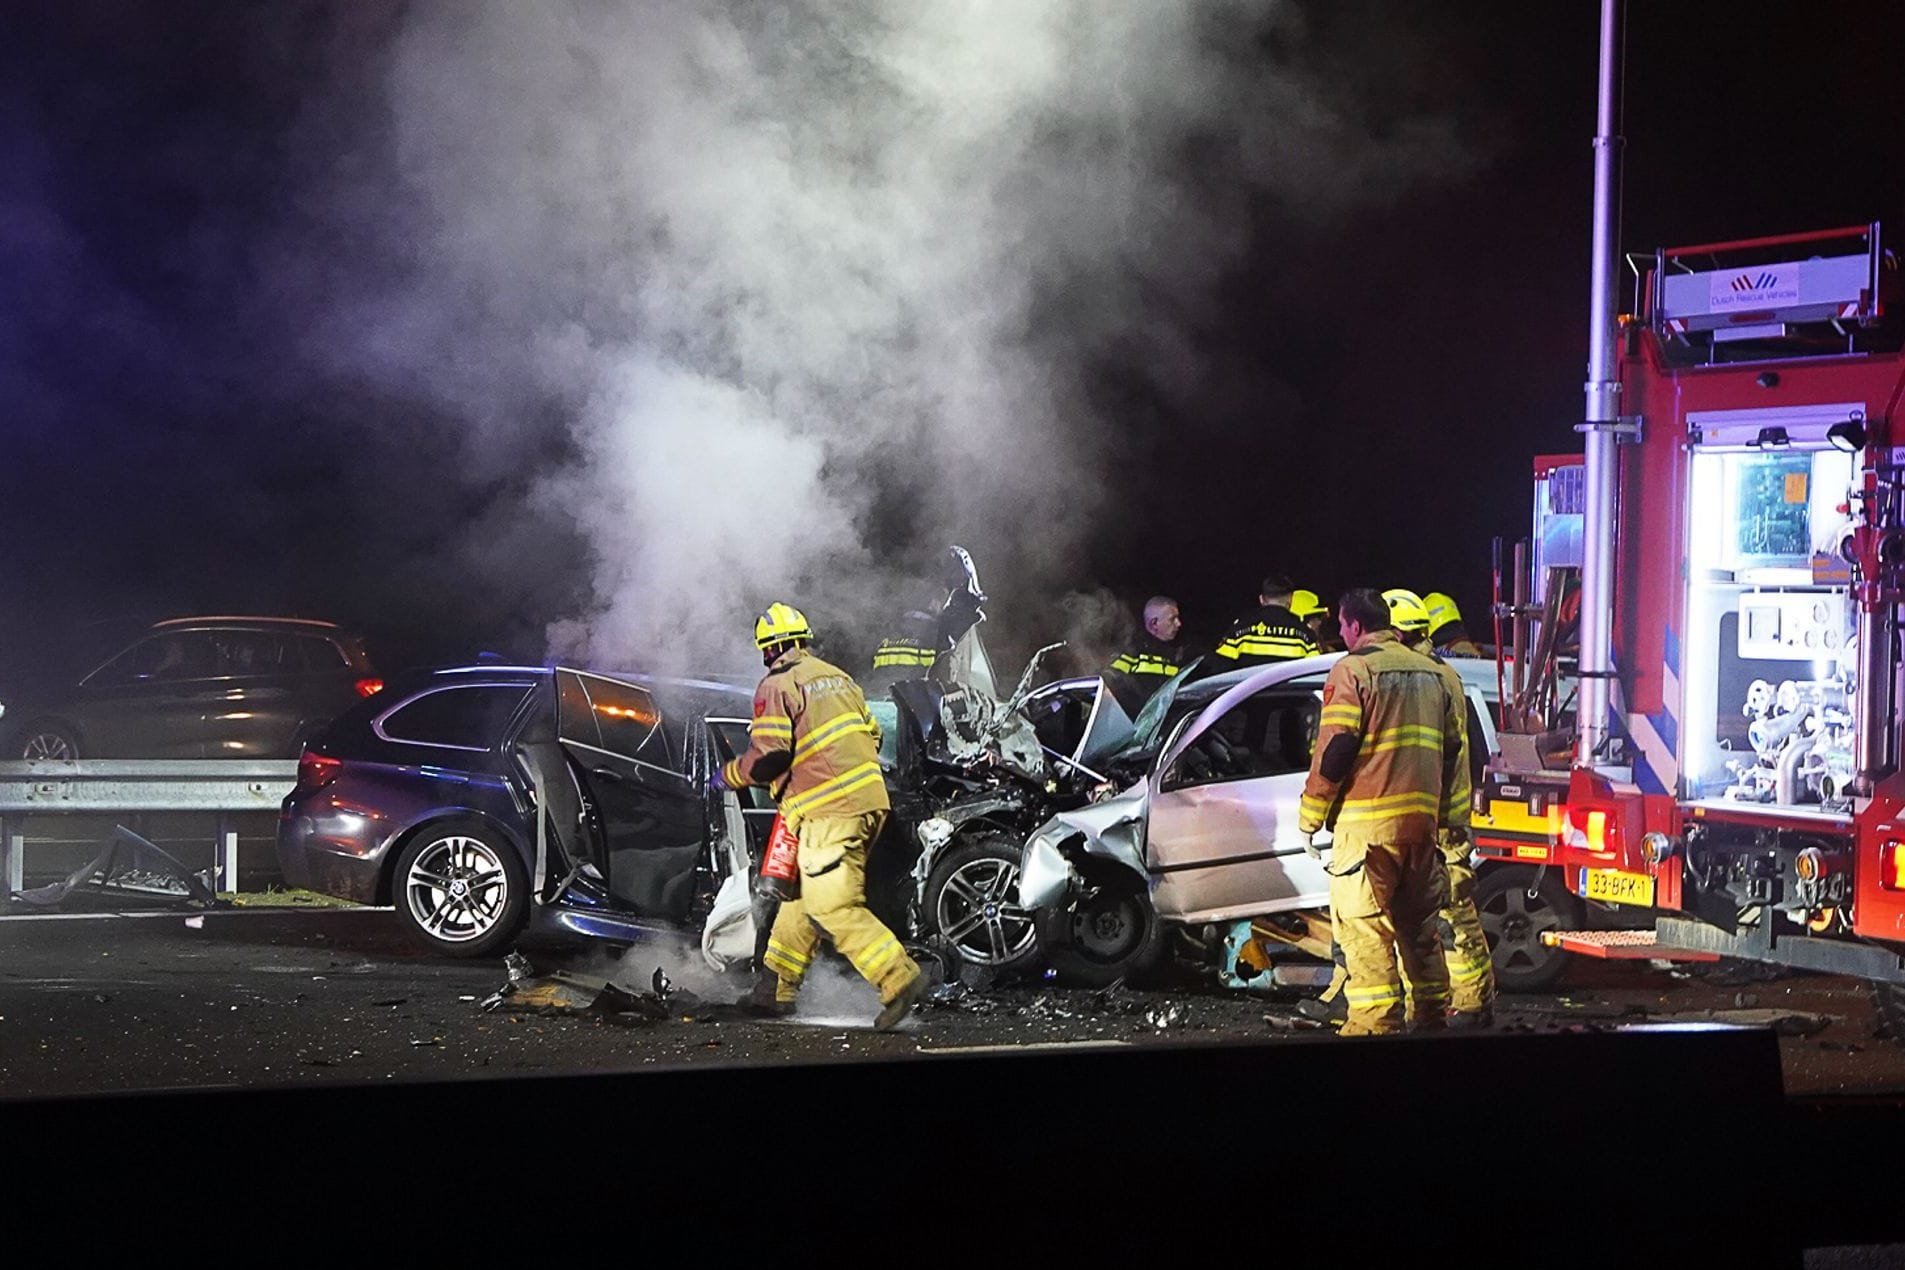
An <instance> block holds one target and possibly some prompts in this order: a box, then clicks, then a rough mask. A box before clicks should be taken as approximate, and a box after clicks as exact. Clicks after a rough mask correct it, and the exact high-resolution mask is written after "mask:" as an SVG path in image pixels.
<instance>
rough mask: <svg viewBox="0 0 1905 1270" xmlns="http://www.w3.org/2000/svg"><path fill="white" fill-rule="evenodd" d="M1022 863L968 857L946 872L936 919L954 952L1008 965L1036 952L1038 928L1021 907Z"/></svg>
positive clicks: (979, 961) (974, 959) (985, 963)
mask: <svg viewBox="0 0 1905 1270" xmlns="http://www.w3.org/2000/svg"><path fill="white" fill-rule="evenodd" d="M1018 886H1019V866H1018V865H1017V864H1015V863H1014V862H1012V861H1010V860H1001V859H999V858H997V857H996V856H980V857H978V858H976V859H972V860H968V861H966V862H965V863H964V864H962V865H960V866H959V867H957V868H955V869H954V870H953V871H952V872H951V873H950V874H949V875H947V877H946V880H945V882H944V883H943V884H942V885H941V886H940V888H939V896H938V902H937V903H936V904H935V905H934V906H933V908H934V911H933V921H934V925H935V926H936V927H937V928H938V930H939V932H940V933H941V934H942V935H944V936H945V938H946V940H947V942H949V943H950V944H952V946H953V948H954V950H956V951H957V952H958V954H959V955H960V956H961V957H963V958H965V959H966V960H967V961H969V962H972V963H973V964H974V965H979V966H1004V965H1009V964H1010V963H1012V962H1014V961H1017V960H1018V959H1019V958H1021V957H1023V956H1025V954H1026V953H1028V952H1030V951H1031V950H1032V945H1033V944H1034V943H1035V942H1036V941H1037V939H1038V929H1037V927H1036V926H1035V925H1034V924H1033V921H1032V915H1031V914H1030V913H1028V912H1026V911H1025V910H1024V909H1022V908H1020V907H1019V906H1018V903H1017V902H1016V901H1015V900H1014V898H1013V897H1014V896H1015V895H1017V893H1018Z"/></svg>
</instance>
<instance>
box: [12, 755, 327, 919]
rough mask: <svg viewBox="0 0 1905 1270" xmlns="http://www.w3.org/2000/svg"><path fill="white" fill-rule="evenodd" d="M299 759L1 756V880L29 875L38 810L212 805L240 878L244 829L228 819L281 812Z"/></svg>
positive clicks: (224, 862) (223, 870) (220, 858)
mask: <svg viewBox="0 0 1905 1270" xmlns="http://www.w3.org/2000/svg"><path fill="white" fill-rule="evenodd" d="M297 778H298V765H297V762H296V761H295V760H292V759H224V758H219V759H81V760H79V761H77V762H70V763H57V762H11V763H0V879H3V880H4V883H5V891H4V892H3V893H4V894H9V895H10V894H12V893H13V892H15V891H18V890H20V889H21V887H22V885H23V883H24V879H25V857H26V832H25V822H26V820H27V818H28V817H30V816H48V815H53V816H57V815H115V814H119V813H130V812H167V811H174V812H176V811H185V812H208V813H211V814H214V815H216V816H217V817H218V827H217V838H216V857H215V858H216V865H217V868H218V870H219V872H218V876H219V878H221V879H224V880H227V881H228V883H229V886H230V887H232V888H235V887H236V886H237V884H238V830H237V829H236V828H234V827H233V826H232V825H231V824H230V822H229V820H228V819H227V818H228V817H230V816H233V815H239V814H243V813H246V812H261V811H275V810H276V809H277V806H278V804H279V803H281V802H283V801H284V798H285V795H287V794H289V793H290V792H291V789H292V787H293V786H294V785H296V784H297Z"/></svg>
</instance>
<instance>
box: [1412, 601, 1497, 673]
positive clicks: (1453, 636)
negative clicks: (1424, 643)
mask: <svg viewBox="0 0 1905 1270" xmlns="http://www.w3.org/2000/svg"><path fill="white" fill-rule="evenodd" d="M1422 603H1423V605H1424V606H1425V607H1426V608H1427V609H1428V610H1429V642H1430V643H1431V644H1432V645H1434V646H1435V651H1436V652H1438V653H1441V654H1442V655H1443V656H1444V657H1480V656H1481V655H1482V650H1481V648H1480V647H1479V646H1478V645H1477V644H1476V643H1475V641H1474V640H1472V639H1470V638H1469V634H1468V627H1467V626H1465V625H1463V623H1462V610H1461V609H1459V608H1457V607H1455V597H1453V596H1451V595H1448V594H1446V593H1444V592H1441V591H1431V592H1429V593H1428V594H1427V595H1425V596H1423V597H1422Z"/></svg>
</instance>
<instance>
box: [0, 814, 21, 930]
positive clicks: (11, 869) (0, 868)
mask: <svg viewBox="0 0 1905 1270" xmlns="http://www.w3.org/2000/svg"><path fill="white" fill-rule="evenodd" d="M0 874H4V875H5V877H6V887H7V889H6V894H5V895H4V896H0V908H4V907H5V906H6V904H7V902H9V901H11V900H12V898H13V896H14V893H15V892H17V891H19V890H21V889H22V888H23V887H24V886H25V885H26V835H25V834H24V833H22V832H21V831H20V825H19V821H17V820H15V819H14V818H12V817H10V816H0Z"/></svg>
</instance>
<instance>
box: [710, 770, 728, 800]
mask: <svg viewBox="0 0 1905 1270" xmlns="http://www.w3.org/2000/svg"><path fill="white" fill-rule="evenodd" d="M731 788H733V787H732V786H731V785H729V784H728V778H727V777H726V776H725V775H723V774H722V771H721V769H720V768H718V767H717V768H715V769H714V774H713V775H712V776H710V777H708V793H710V794H712V795H713V796H715V797H717V798H719V797H720V796H721V795H722V794H725V793H727V792H728V790H729V789H731Z"/></svg>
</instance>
